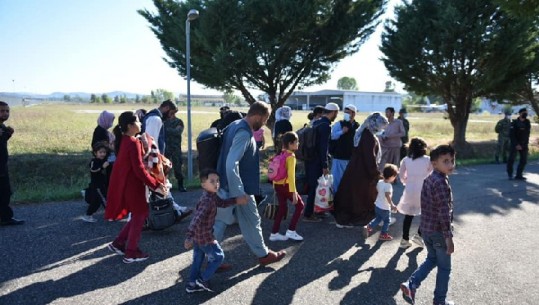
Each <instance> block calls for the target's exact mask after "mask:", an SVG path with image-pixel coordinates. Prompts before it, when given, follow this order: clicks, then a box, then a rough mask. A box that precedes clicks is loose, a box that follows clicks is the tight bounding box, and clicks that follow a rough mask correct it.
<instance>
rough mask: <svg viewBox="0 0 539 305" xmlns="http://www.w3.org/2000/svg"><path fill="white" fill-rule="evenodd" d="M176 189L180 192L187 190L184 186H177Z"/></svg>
mask: <svg viewBox="0 0 539 305" xmlns="http://www.w3.org/2000/svg"><path fill="white" fill-rule="evenodd" d="M178 191H180V192H182V193H185V192H187V189H186V188H185V187H184V186H180V187H178Z"/></svg>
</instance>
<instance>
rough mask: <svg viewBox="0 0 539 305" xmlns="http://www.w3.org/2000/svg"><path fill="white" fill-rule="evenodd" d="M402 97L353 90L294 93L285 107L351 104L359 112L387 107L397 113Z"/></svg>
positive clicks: (305, 107) (299, 107) (308, 107)
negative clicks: (330, 103)
mask: <svg viewBox="0 0 539 305" xmlns="http://www.w3.org/2000/svg"><path fill="white" fill-rule="evenodd" d="M402 98H403V95H402V94H400V93H397V92H362V91H355V90H321V91H316V92H302V91H297V92H294V93H293V94H292V95H290V97H289V98H288V100H287V101H286V102H285V105H288V106H290V107H291V108H292V109H303V110H308V109H313V108H314V107H315V106H318V105H321V106H324V105H326V104H327V103H329V102H334V103H337V104H338V105H339V107H341V109H342V108H343V106H346V105H349V104H352V105H354V106H356V108H357V109H358V111H359V112H373V111H380V112H384V111H385V109H386V108H387V107H393V108H395V111H399V109H400V108H401V106H402Z"/></svg>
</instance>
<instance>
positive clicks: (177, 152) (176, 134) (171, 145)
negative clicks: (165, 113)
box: [164, 115, 187, 192]
mask: <svg viewBox="0 0 539 305" xmlns="http://www.w3.org/2000/svg"><path fill="white" fill-rule="evenodd" d="M164 126H165V135H166V146H165V157H167V158H168V159H169V160H170V161H172V170H173V171H174V177H176V180H177V181H178V190H179V191H180V192H187V190H186V189H185V186H184V185H183V173H182V164H183V161H182V133H183V129H184V124H183V121H182V120H181V119H179V118H177V117H176V115H174V116H172V117H171V118H169V119H168V120H166V121H165V122H164Z"/></svg>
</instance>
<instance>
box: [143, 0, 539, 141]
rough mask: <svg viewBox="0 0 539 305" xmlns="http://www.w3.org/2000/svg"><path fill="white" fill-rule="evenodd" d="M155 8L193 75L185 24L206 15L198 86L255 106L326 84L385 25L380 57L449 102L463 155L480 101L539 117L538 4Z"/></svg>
mask: <svg viewBox="0 0 539 305" xmlns="http://www.w3.org/2000/svg"><path fill="white" fill-rule="evenodd" d="M153 3H154V5H155V7H156V11H155V12H153V11H149V10H145V9H144V10H139V14H141V15H142V16H143V17H144V18H145V19H146V20H147V21H148V22H149V24H150V29H151V30H152V31H153V33H154V34H155V35H156V36H157V38H158V40H159V41H160V43H161V46H162V48H163V50H164V51H165V53H166V55H167V57H166V58H165V61H166V62H167V63H168V64H169V65H170V66H171V67H172V68H175V69H176V70H177V71H178V73H179V74H180V75H182V76H185V74H186V67H185V55H186V54H185V53H186V50H185V41H186V37H185V22H184V21H185V20H186V16H187V12H188V11H189V10H191V9H197V10H198V11H200V17H199V18H198V19H197V20H194V21H191V24H192V27H191V63H192V67H191V76H192V78H193V79H194V80H195V81H197V82H198V83H200V84H203V85H205V86H207V87H209V88H214V89H218V90H237V91H239V92H241V94H242V95H243V97H244V98H245V100H246V101H247V102H249V103H252V102H254V101H255V98H254V97H253V96H252V95H251V94H250V92H249V89H258V90H261V91H263V92H265V93H266V94H267V96H268V100H269V102H270V103H271V105H272V108H273V109H274V110H275V109H277V108H278V107H280V106H282V105H283V104H284V102H285V101H286V100H287V98H288V97H289V96H290V94H292V92H293V91H294V90H296V89H301V88H304V87H307V86H310V85H315V84H322V83H325V82H326V81H327V80H328V79H329V78H330V76H331V72H332V70H333V68H334V67H335V65H336V64H337V63H338V62H339V61H340V60H341V59H343V58H345V57H346V56H349V55H351V54H353V53H355V52H357V51H358V50H359V48H360V47H361V45H362V44H363V43H364V42H365V41H366V40H367V39H368V38H369V37H370V35H371V34H372V33H373V32H374V30H375V29H376V27H377V26H378V24H380V23H382V22H383V34H382V42H381V47H380V49H381V51H382V53H383V55H384V56H383V58H382V60H383V62H384V64H385V66H386V68H387V69H388V71H389V74H390V76H391V77H393V78H394V79H395V80H397V81H399V82H401V83H403V84H404V85H405V90H407V91H409V92H414V93H415V94H418V95H421V96H437V97H440V98H441V100H442V101H443V103H445V104H446V105H447V109H448V116H449V120H450V122H451V124H452V126H453V129H454V137H453V144H454V145H455V146H456V148H457V151H460V152H462V151H465V150H466V148H467V147H468V145H467V142H466V127H467V122H468V118H469V114H470V111H471V109H472V105H473V103H474V100H475V99H476V98H478V97H489V98H492V99H496V100H499V101H507V100H509V101H514V102H526V103H530V104H531V105H532V107H533V108H534V109H535V111H536V113H539V107H538V104H539V101H538V100H537V99H536V96H537V93H536V91H535V89H534V86H537V85H538V83H539V17H538V16H539V13H538V7H539V5H538V1H537V0H410V1H403V2H402V3H401V4H399V5H398V6H397V7H396V8H395V17H394V18H393V19H389V20H385V21H383V20H381V16H382V15H383V14H384V12H385V10H386V5H387V1H386V0H319V1H310V0H298V1H289V0H273V1H267V0H249V1H240V0H204V1H202V0H186V1H175V0H154V1H153ZM358 69H359V67H358ZM365 73H368V71H366V72H365ZM345 86H346V87H347V88H354V87H356V88H357V84H355V86H354V84H353V83H347V84H345ZM386 89H388V90H391V89H394V86H392V84H391V83H389V84H387V86H386ZM272 120H273V114H272V116H271V117H270V124H271V122H272Z"/></svg>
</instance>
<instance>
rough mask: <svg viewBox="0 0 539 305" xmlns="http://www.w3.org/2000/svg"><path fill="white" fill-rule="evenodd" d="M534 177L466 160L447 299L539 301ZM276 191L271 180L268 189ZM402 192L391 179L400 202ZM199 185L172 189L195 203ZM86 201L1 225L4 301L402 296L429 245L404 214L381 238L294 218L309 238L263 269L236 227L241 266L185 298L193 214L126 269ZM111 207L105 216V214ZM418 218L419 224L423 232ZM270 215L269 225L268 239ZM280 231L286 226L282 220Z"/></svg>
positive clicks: (295, 300)
mask: <svg viewBox="0 0 539 305" xmlns="http://www.w3.org/2000/svg"><path fill="white" fill-rule="evenodd" d="M525 176H526V177H527V178H528V180H527V181H526V182H522V181H508V180H507V178H506V175H505V172H504V166H503V165H481V166H471V167H461V168H458V170H457V173H456V174H455V175H453V176H451V178H450V181H451V184H452V187H453V194H454V201H455V217H456V219H455V223H454V225H455V230H456V235H455V249H456V252H455V254H454V256H453V270H452V274H451V282H450V288H449V298H450V299H452V300H454V301H455V302H456V304H457V305H461V304H489V305H493V304H500V305H502V304H503V305H508V304H515V305H517V304H518V305H526V304H529V305H532V304H533V305H536V304H539V283H538V281H537V279H538V277H537V270H538V267H539V262H538V260H539V254H538V253H539V251H538V250H539V243H538V241H539V238H538V237H537V231H538V229H539V224H538V221H537V219H539V207H538V204H539V162H537V161H533V162H531V164H529V165H528V167H527V173H526V174H525ZM265 189H266V191H268V192H269V190H270V186H269V185H266V186H265ZM401 192H402V187H401V186H396V187H395V196H394V200H395V201H397V200H398V198H399V197H400V194H401ZM199 195H200V191H192V192H189V193H182V194H179V193H178V194H175V197H176V199H177V200H178V201H180V202H181V203H182V204H184V205H187V206H194V204H195V203H196V199H197V198H198V196H199ZM85 208H86V204H85V203H84V202H83V201H74V202H52V203H44V204H26V205H17V206H15V207H14V210H15V214H16V216H17V217H19V218H23V219H26V220H27V223H26V224H25V225H23V226H15V227H0V238H1V242H0V304H1V305H16V304H25V305H26V304H32V305H34V304H103V305H105V304H186V305H187V304H227V305H232V304H257V305H258V304H270V305H281V304H368V305H393V304H406V302H404V300H403V299H402V296H401V293H400V291H399V284H400V283H401V282H403V281H404V280H405V279H407V277H408V276H409V275H410V274H411V273H412V272H413V270H415V268H416V267H417V265H418V263H419V264H420V263H421V262H422V261H423V260H424V258H425V254H426V251H424V250H423V251H421V249H419V248H416V247H412V248H409V249H407V250H402V249H399V247H398V244H399V241H400V235H401V233H400V231H401V226H402V216H401V215H398V216H397V224H395V225H393V226H392V227H391V229H390V233H391V234H393V235H394V236H395V237H396V238H395V240H393V241H390V242H380V241H378V240H377V239H376V237H377V234H375V235H374V236H373V237H370V238H369V239H368V240H366V241H365V240H364V239H363V238H362V237H361V230H360V228H354V229H338V228H336V227H335V225H334V221H333V219H327V220H325V221H324V222H322V223H303V222H300V224H299V225H298V229H297V231H298V233H300V234H302V235H303V236H304V237H305V241H304V242H301V243H298V242H292V241H286V242H268V244H269V245H270V247H271V248H273V249H276V250H277V249H286V250H287V251H288V255H287V257H286V258H285V259H284V260H283V261H281V262H279V263H276V264H274V265H270V266H269V267H266V268H262V267H258V266H257V260H256V257H255V256H254V255H253V254H252V253H251V252H250V250H249V249H248V247H247V245H246V244H245V243H244V241H243V239H242V238H241V235H240V232H239V229H238V227H237V226H231V227H229V229H228V230H227V239H226V240H225V242H224V244H223V247H224V249H225V254H226V256H227V261H228V262H230V263H232V264H234V269H233V270H231V271H230V272H227V273H221V274H217V275H216V276H215V277H214V278H213V280H212V282H211V283H212V287H213V288H214V290H215V291H216V292H214V293H197V294H187V293H186V292H185V290H184V282H185V281H184V279H185V278H186V277H187V276H188V273H189V266H190V263H191V252H188V251H185V250H184V249H183V247H182V241H183V236H184V232H185V230H186V227H187V225H188V221H184V222H182V223H180V224H178V225H175V226H174V227H171V228H169V229H167V230H165V231H160V232H151V231H150V232H144V233H143V237H142V240H141V248H142V249H143V250H145V251H147V252H149V253H150V255H151V257H150V259H149V260H147V261H146V262H143V263H135V264H131V265H125V264H123V263H122V261H121V257H120V256H116V255H112V254H111V253H109V252H108V250H107V249H106V245H107V244H108V243H109V242H110V241H111V240H112V239H113V238H114V236H115V235H116V234H117V233H118V231H119V230H120V228H121V226H122V225H123V223H112V222H106V221H104V220H102V219H100V220H99V222H97V223H94V224H89V223H84V222H82V221H80V220H79V219H78V217H79V216H81V215H82V214H83V213H84V211H85ZM102 213H103V211H100V212H99V216H101V215H102ZM418 222H419V219H415V220H414V224H413V227H412V232H415V230H416V228H417V225H418ZM270 226H271V222H270V221H268V220H264V221H263V229H264V235H265V237H266V240H267V238H268V236H269V230H270ZM282 228H283V230H284V228H285V227H284V225H283V226H282ZM434 282H435V274H434V273H432V274H431V275H430V276H429V278H428V279H427V280H426V281H425V282H424V283H423V286H422V287H421V288H420V289H419V290H418V293H417V302H416V304H420V305H421V304H432V291H433V289H434Z"/></svg>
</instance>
